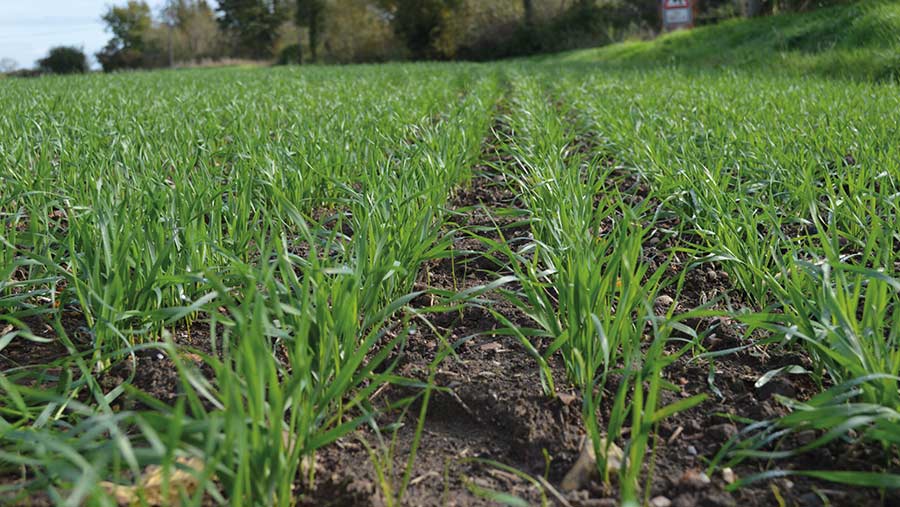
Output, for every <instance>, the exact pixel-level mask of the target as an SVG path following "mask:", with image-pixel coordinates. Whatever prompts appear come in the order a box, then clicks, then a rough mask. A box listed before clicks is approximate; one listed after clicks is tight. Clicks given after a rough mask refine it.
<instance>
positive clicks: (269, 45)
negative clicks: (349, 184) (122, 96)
mask: <svg viewBox="0 0 900 507" xmlns="http://www.w3.org/2000/svg"><path fill="white" fill-rule="evenodd" d="M661 1H662V0H217V1H215V2H213V1H207V0H167V1H165V2H164V3H163V6H162V7H161V8H160V9H159V10H158V11H156V12H153V10H152V9H151V8H150V6H149V4H148V3H147V2H146V1H144V0H128V1H127V2H126V3H121V4H118V5H113V6H110V7H108V8H107V11H106V13H105V14H104V15H103V21H104V22H105V23H106V25H107V30H108V31H109V32H110V34H111V35H112V37H111V38H110V40H109V42H108V43H107V45H106V46H105V47H104V48H103V49H102V50H101V51H99V52H98V53H96V55H95V56H96V58H97V61H98V62H99V63H100V65H102V67H103V70H105V71H115V70H121V69H141V68H158V67H168V66H175V65H191V64H203V63H204V62H218V61H222V60H224V59H250V60H256V61H274V62H277V63H281V64H288V63H307V62H323V63H353V62H381V61H388V60H403V59H428V60H452V59H465V60H488V59H497V58H504V57H512V56H524V55H530V54H536V53H542V52H553V51H561V50H566V49H574V48H579V47H587V46H598V45H603V44H608V43H611V42H616V41H619V40H622V39H624V38H627V37H642V38H643V37H650V36H652V35H655V33H656V32H657V31H658V29H659V16H660V3H661ZM840 1H841V0H699V2H700V3H699V7H698V11H697V12H698V19H697V21H698V23H699V24H703V23H711V22H716V21H719V20H721V19H724V18H728V17H731V16H738V15H745V16H755V15H764V14H771V13H777V12H783V11H791V10H807V9H812V8H816V7H820V6H823V5H826V4H830V3H838V2H840ZM56 49H65V50H66V51H64V52H61V53H60V54H58V55H56V57H57V58H55V59H51V60H47V62H49V64H48V65H47V66H45V65H44V63H47V62H44V61H42V64H41V70H45V71H51V72H60V71H58V70H56V69H55V68H54V67H53V66H52V65H50V64H52V63H54V62H56V61H57V60H59V59H60V58H61V57H62V56H65V57H66V58H67V60H66V67H65V68H66V69H82V68H86V64H84V65H82V63H81V62H80V61H78V62H74V63H73V59H77V58H75V57H74V56H73V55H72V54H71V53H72V50H75V49H76V48H56ZM51 56H53V55H51ZM48 58H49V57H48ZM60 61H61V60H60ZM75 71H76V72H77V71H78V70H75Z"/></svg>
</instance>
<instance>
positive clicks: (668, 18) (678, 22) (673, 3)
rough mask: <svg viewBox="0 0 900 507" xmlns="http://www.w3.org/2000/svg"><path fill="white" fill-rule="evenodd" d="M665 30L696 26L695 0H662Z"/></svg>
mask: <svg viewBox="0 0 900 507" xmlns="http://www.w3.org/2000/svg"><path fill="white" fill-rule="evenodd" d="M662 22H663V30H666V31H669V30H678V29H679V28H691V27H693V26H694V1H693V0H662Z"/></svg>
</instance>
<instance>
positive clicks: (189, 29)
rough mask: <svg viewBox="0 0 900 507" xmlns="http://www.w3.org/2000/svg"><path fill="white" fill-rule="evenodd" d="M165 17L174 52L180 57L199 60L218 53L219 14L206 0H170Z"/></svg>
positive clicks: (176, 56) (165, 6)
mask: <svg viewBox="0 0 900 507" xmlns="http://www.w3.org/2000/svg"><path fill="white" fill-rule="evenodd" d="M161 14H162V20H163V22H164V23H165V25H166V29H167V30H172V31H173V32H174V33H170V34H169V39H170V41H169V44H170V46H174V48H172V52H173V53H174V56H175V58H177V59H179V60H198V59H201V58H208V57H212V56H216V55H217V53H218V49H219V40H220V37H219V27H218V24H217V23H216V15H215V12H214V11H213V9H212V7H210V6H209V3H208V2H206V0H167V1H166V3H165V4H164V6H163V9H162V12H161Z"/></svg>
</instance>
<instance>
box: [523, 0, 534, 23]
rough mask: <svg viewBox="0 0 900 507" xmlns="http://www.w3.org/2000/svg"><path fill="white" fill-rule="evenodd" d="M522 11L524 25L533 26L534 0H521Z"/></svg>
mask: <svg viewBox="0 0 900 507" xmlns="http://www.w3.org/2000/svg"><path fill="white" fill-rule="evenodd" d="M522 11H523V12H524V13H525V26H526V27H529V28H530V27H533V26H534V0H522Z"/></svg>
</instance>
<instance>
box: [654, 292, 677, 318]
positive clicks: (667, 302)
mask: <svg viewBox="0 0 900 507" xmlns="http://www.w3.org/2000/svg"><path fill="white" fill-rule="evenodd" d="M673 304H675V300H674V299H672V298H671V297H670V296H666V295H665V294H663V295H662V296H659V297H657V298H656V300H655V301H654V302H653V309H654V310H655V311H656V313H657V314H660V315H663V314H665V313H666V312H668V311H669V308H671V307H672V305H673Z"/></svg>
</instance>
